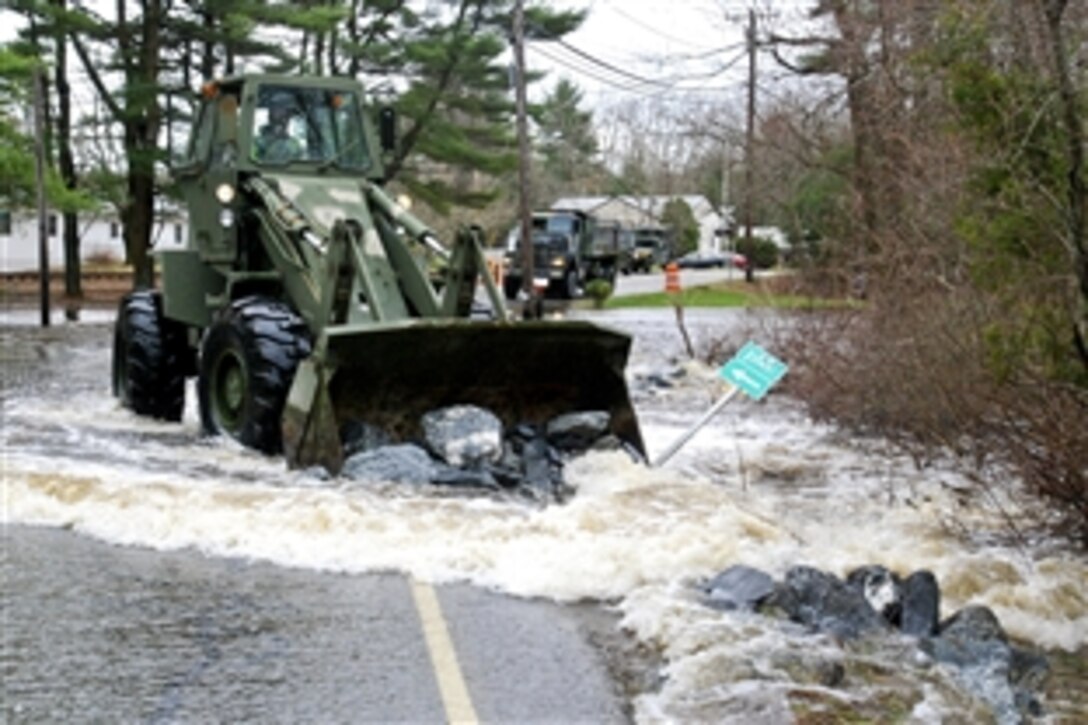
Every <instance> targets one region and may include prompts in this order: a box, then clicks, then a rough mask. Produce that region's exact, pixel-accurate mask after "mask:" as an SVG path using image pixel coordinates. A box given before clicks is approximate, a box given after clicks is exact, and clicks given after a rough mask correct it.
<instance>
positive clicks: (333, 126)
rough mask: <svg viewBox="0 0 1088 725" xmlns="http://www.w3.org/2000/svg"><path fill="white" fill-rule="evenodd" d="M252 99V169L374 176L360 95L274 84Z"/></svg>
mask: <svg viewBox="0 0 1088 725" xmlns="http://www.w3.org/2000/svg"><path fill="white" fill-rule="evenodd" d="M249 97H250V98H251V99H252V105H251V106H250V108H249V113H248V114H247V120H248V125H249V139H250V143H249V146H248V153H249V161H250V162H251V163H253V164H255V165H256V166H258V167H260V168H263V169H269V170H273V171H280V170H284V169H285V168H289V167H293V166H295V165H298V167H299V170H301V171H303V172H305V173H313V172H314V171H315V170H316V171H318V172H341V173H348V174H362V173H366V172H367V171H368V170H370V167H371V165H372V164H371V159H372V157H373V155H372V151H373V150H372V148H371V144H370V143H368V135H367V133H366V128H365V127H364V124H363V115H362V103H361V99H360V98H359V93H358V91H357V90H355V89H352V88H349V87H325V86H316V87H315V86H310V85H297V84H290V83H288V82H279V81H270V82H266V83H261V84H260V85H258V87H257V89H256V91H255V93H252V94H249Z"/></svg>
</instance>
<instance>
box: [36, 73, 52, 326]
mask: <svg viewBox="0 0 1088 725" xmlns="http://www.w3.org/2000/svg"><path fill="white" fill-rule="evenodd" d="M33 83H34V137H35V138H34V171H35V175H36V177H37V178H36V182H37V191H38V287H39V290H40V296H41V308H42V327H49V220H48V217H47V215H46V206H45V91H44V79H43V76H42V69H41V68H35V69H34V77H33Z"/></svg>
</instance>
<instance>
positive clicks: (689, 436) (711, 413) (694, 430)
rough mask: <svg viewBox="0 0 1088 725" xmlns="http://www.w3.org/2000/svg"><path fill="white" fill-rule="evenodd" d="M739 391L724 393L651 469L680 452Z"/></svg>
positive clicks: (735, 388)
mask: <svg viewBox="0 0 1088 725" xmlns="http://www.w3.org/2000/svg"><path fill="white" fill-rule="evenodd" d="M739 391H740V388H737V387H734V388H733V389H732V390H730V391H729V392H728V393H726V394H725V397H724V398H722V399H721V400H719V401H718V402H717V403H715V404H714V405H712V406H711V407H710V410H708V411H707V412H706V413H704V414H703V417H702V418H700V419H699V420H698V421H696V423H695V425H693V426H691V427H690V428H688V429H687V430H686V431H685V432H684V434H683V435H681V436H680V437H679V438H677V439H676V441H675V442H673V444H672V445H670V446H669V447H668V448H666V449H665V451H664V452H663V453H662V454H661V455H659V456H658V457H657V459H656V460H655V461H654V462H653V463H651V464H650V465H651V466H652V467H653V468H660V467H661V466H663V465H665V464H666V463H667V462H668V460H669V459H670V458H672V457H673V456H674V455H676V452H677V451H678V450H680V448H682V447H683V445H684V444H685V443H687V442H688V441H689V440H691V439H692V437H693V436H694V435H695V434H696V433H698V432H699V431H700V430H702V428H703V426H705V425H706V424H707V423H709V422H710V420H711V419H712V418H713V417H714V416H716V415H717V414H718V413H720V412H721V410H722V408H724V407H725V406H726V404H727V403H728V402H729V401H730V400H732V399H733V396H734V395H736V394H737V393H738V392H739Z"/></svg>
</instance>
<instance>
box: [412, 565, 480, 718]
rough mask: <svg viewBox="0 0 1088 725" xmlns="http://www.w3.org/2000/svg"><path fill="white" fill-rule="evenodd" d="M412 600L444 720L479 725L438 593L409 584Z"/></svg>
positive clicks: (431, 589)
mask: <svg viewBox="0 0 1088 725" xmlns="http://www.w3.org/2000/svg"><path fill="white" fill-rule="evenodd" d="M412 598H413V599H415V602H416V611H417V612H419V620H420V623H421V624H422V625H423V636H424V637H425V638H426V640H427V651H428V653H429V654H430V656H431V666H432V667H433V668H434V674H435V677H436V679H437V680H438V689H439V692H440V693H441V694H442V705H443V706H444V707H445V708H446V719H447V721H448V722H451V723H477V722H479V718H477V717H476V710H475V708H473V707H472V700H471V699H470V698H469V695H468V688H467V687H466V686H465V678H464V677H463V676H462V675H461V666H460V665H459V664H458V663H457V652H456V651H454V649H453V641H452V640H451V639H450V633H449V630H448V629H447V627H446V619H445V617H443V616H442V607H441V606H439V604H438V594H437V593H436V592H435V590H434V587H432V586H431V585H429V584H423V583H421V582H417V581H413V582H412Z"/></svg>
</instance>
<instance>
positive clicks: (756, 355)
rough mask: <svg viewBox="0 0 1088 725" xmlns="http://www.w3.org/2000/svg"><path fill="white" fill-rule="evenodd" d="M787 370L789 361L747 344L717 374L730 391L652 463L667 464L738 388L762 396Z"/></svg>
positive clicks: (752, 344)
mask: <svg viewBox="0 0 1088 725" xmlns="http://www.w3.org/2000/svg"><path fill="white" fill-rule="evenodd" d="M787 370H789V366H788V365H786V363H784V362H782V361H781V360H779V359H778V358H776V357H775V356H774V355H772V354H771V353H769V352H767V351H766V350H764V349H763V348H762V347H760V346H759V345H757V344H755V343H754V342H749V343H747V344H745V346H744V347H742V348H741V349H740V351H738V352H737V354H736V355H734V356H733V357H732V358H730V359H729V361H728V362H727V363H726V364H725V365H723V366H722V367H721V368H720V369H719V370H718V374H719V375H720V376H721V377H722V378H724V379H725V381H726V382H727V383H729V385H730V386H731V387H730V389H729V392H728V393H726V394H725V396H724V397H723V398H722V399H721V400H719V401H718V402H716V403H714V405H712V406H711V407H710V410H708V411H707V412H705V413H703V416H702V417H701V418H699V420H698V421H696V422H695V424H694V425H693V426H691V427H690V428H688V429H687V430H686V431H685V432H684V434H683V435H681V436H680V437H679V438H677V439H676V441H675V442H674V443H673V444H672V445H670V446H669V447H668V448H667V449H665V451H664V452H662V454H661V455H660V456H658V457H657V459H656V460H655V461H654V462H653V464H652V465H653V466H654V467H655V468H656V467H659V466H663V465H665V463H667V462H668V460H669V459H670V458H672V457H673V456H674V455H675V454H676V452H677V451H678V450H680V449H681V448H682V447H683V445H684V444H685V443H687V442H688V441H689V440H691V439H692V437H693V436H694V435H695V434H696V433H698V432H699V431H700V430H702V428H703V427H704V426H705V425H706V424H707V423H709V422H710V421H711V419H712V418H714V416H716V415H717V414H718V413H720V412H721V410H722V408H724V407H725V406H726V405H727V404H728V403H729V401H730V400H732V399H733V398H734V397H735V396H736V394H737V393H738V392H743V393H744V394H746V395H747V396H748V397H750V398H752V399H753V400H759V399H761V398H762V397H763V396H765V395H766V394H767V391H769V390H770V389H771V388H772V387H774V385H775V383H777V382H778V381H779V380H781V379H782V376H784V375H785V374H786V371H787Z"/></svg>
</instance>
